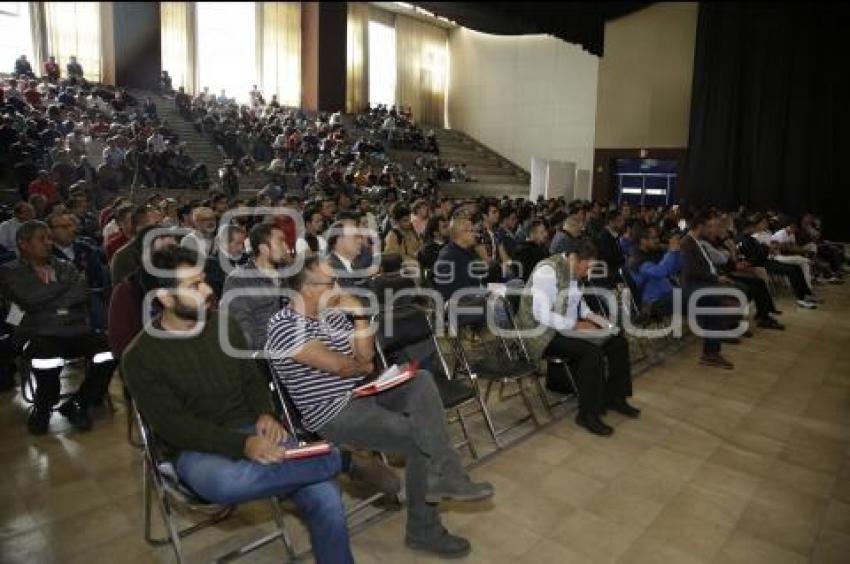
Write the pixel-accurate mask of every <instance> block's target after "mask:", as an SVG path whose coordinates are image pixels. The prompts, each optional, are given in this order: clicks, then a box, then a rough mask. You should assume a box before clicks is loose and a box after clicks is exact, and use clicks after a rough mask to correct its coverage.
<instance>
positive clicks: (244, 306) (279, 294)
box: [220, 223, 290, 351]
mask: <svg viewBox="0 0 850 564" xmlns="http://www.w3.org/2000/svg"><path fill="white" fill-rule="evenodd" d="M249 241H250V244H251V251H252V252H253V258H252V259H250V260H248V261H247V262H246V263H245V265H244V266H240V267H239V268H236V269H235V270H233V271H232V272H231V273H230V274H228V275H227V278H226V279H225V281H224V288H223V291H222V294H221V303H220V307H221V310H222V311H223V312H225V313H227V314H229V315H230V316H231V317H233V318H234V319H235V320H236V321H237V322H238V324H239V326H240V327H241V328H242V332H243V333H244V334H245V337H246V340H247V342H248V345H249V346H250V347H251V350H252V351H258V350H262V349H263V346H264V345H265V344H266V330H267V328H268V324H269V319H271V318H272V316H273V315H274V314H275V313H277V312H278V311H280V309H281V308H282V307H283V297H284V289H285V288H286V280H285V279H284V277H283V274H282V273H281V268H282V267H284V266H285V265H286V264H287V262H288V259H289V256H290V254H289V247H288V246H287V245H286V239H285V236H284V233H283V231H282V230H281V229H280V228H279V227H277V226H276V225H275V224H273V223H260V224H258V225H255V226H254V228H253V229H251V233H250V235H249ZM245 291H250V295H241V296H237V295H236V294H237V293H242V292H245ZM229 294H230V295H229Z"/></svg>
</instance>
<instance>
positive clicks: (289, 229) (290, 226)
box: [274, 215, 298, 252]
mask: <svg viewBox="0 0 850 564" xmlns="http://www.w3.org/2000/svg"><path fill="white" fill-rule="evenodd" d="M274 224H275V227H277V228H278V229H280V230H281V231H283V238H284V240H285V241H286V246H287V247H289V250H290V252H294V250H295V241H296V240H297V238H298V237H297V234H296V233H295V222H294V221H293V220H292V218H291V217H289V216H288V215H278V216H275V218H274Z"/></svg>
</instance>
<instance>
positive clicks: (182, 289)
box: [122, 247, 354, 564]
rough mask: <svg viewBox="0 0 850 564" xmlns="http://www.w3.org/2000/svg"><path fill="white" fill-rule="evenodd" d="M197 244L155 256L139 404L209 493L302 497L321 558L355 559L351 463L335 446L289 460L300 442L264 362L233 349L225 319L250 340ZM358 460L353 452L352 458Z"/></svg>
mask: <svg viewBox="0 0 850 564" xmlns="http://www.w3.org/2000/svg"><path fill="white" fill-rule="evenodd" d="M197 262H198V257H197V255H196V253H195V252H193V251H191V250H189V249H185V248H180V247H170V248H168V249H164V250H162V251H159V252H157V253H155V254H154V255H153V264H154V266H156V267H157V268H158V269H160V270H161V271H163V272H167V273H169V275H168V276H167V277H158V280H157V286H158V289H156V290H155V292H156V294H155V295H156V301H157V303H158V305H159V306H160V307H161V309H162V313H161V314H160V315H159V316H158V317H156V318H155V319H154V321H153V322H152V324H151V325H149V326H148V327H147V329H146V330H145V331H142V332H141V333H139V335H138V336H137V337H136V338H135V339H134V340H133V342H132V343H130V345H129V346H128V347H127V349H126V350H125V351H124V355H123V359H122V374H123V375H124V378H125V381H126V383H127V386H128V387H129V389H130V392H131V394H132V397H133V400H134V401H135V403H136V406H137V407H138V409H139V412H140V413H141V414H142V415H143V416H144V417H145V419H146V420H147V421H148V423H149V424H150V426H151V427H152V429H153V431H154V433H156V435H157V437H159V438H160V439H161V441H162V442H163V444H164V445H163V446H164V447H165V453H164V454H165V455H166V457H167V458H169V459H171V460H172V461H173V462H174V466H175V469H176V472H177V475H178V476H179V477H180V479H181V480H182V481H183V482H185V483H186V484H187V485H188V486H189V487H190V488H191V489H192V490H193V491H195V492H196V493H197V494H198V495H199V496H201V497H202V498H203V499H205V500H206V501H209V502H211V503H217V504H221V505H235V504H239V503H244V502H248V501H252V500H257V499H265V498H269V497H271V496H276V497H288V498H290V499H292V501H293V502H294V503H295V504H296V506H298V509H299V510H300V511H301V513H302V515H303V517H304V520H305V521H306V523H307V528H308V530H309V533H310V541H311V544H312V547H313V553H314V555H315V556H316V561H317V562H321V563H334V564H336V563H350V562H354V559H353V556H352V554H351V547H350V543H349V536H348V530H347V527H346V520H345V507H344V505H343V503H342V500H341V498H340V492H339V486H338V485H337V484H336V483H335V482H334V477H335V476H336V475H337V474H338V473H339V472H340V470H342V469H343V467H344V466H345V464H346V462H345V460H343V457H342V456H341V455H340V453H339V451H337V450H336V449H334V450H333V451H332V452H330V453H329V454H326V455H322V456H317V457H313V458H307V459H303V460H286V459H285V456H286V451H287V448H288V447H289V446H290V445H291V444H292V443H291V439H290V440H288V437H287V433H286V431H285V430H284V429H283V427H282V425H281V424H280V423H279V421H278V419H277V418H276V417H275V412H274V407H273V404H272V399H271V395H270V394H269V388H268V382H267V380H266V378H265V377H264V376H263V375H262V374H261V372H260V370H259V368H258V366H257V364H256V363H255V362H252V361H250V360H240V359H237V358H234V357H232V356H229V355H227V354H225V353H224V352H223V351H222V349H221V343H220V342H219V328H220V327H222V326H224V327H222V331H226V332H227V334H228V336H229V338H230V341H231V342H232V343H233V344H234V345H236V346H240V345H242V346H244V339H243V336H242V332H241V331H240V330H239V328H238V327H237V326H236V324H235V323H233V322H232V321H230V320H228V319H227V318H226V317H224V316H219V315H218V314H216V313H215V312H213V311H208V310H207V306H206V303H207V301H208V299H209V298H210V295H211V293H212V290H211V289H210V287H209V286H208V285H207V284H206V283H205V282H204V275H203V271H202V270H201V269H200V268H199V267H198V266H196V265H197ZM347 464H349V465H350V461H349V462H348V463H347Z"/></svg>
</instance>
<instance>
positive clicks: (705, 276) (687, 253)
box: [680, 216, 734, 370]
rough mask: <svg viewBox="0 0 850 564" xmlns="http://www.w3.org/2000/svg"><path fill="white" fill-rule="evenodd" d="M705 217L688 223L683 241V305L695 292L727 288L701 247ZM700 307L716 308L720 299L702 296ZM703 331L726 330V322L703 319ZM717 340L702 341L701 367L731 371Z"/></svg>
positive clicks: (706, 339)
mask: <svg viewBox="0 0 850 564" xmlns="http://www.w3.org/2000/svg"><path fill="white" fill-rule="evenodd" d="M707 220H708V218H707V217H706V216H697V217H695V218H694V219H693V221H692V222H691V229H690V231H688V234H687V235H685V237H683V238H682V242H681V247H680V249H681V252H682V290H683V292H684V296H683V298H684V303H685V304H687V303H689V301H690V297H691V295H692V294H693V293H694V292H696V291H697V290H702V289H706V288H721V287H722V286H724V285H728V284H729V279H728V278H726V277H725V276H718V274H717V269H716V268H715V266H714V264H713V263H712V262H711V260H710V259H709V257H708V254H707V253H706V251H705V249H703V248H702V246H701V245H700V241H701V240H702V239H703V238H704V229H705V224H706V222H707ZM697 305H699V306H700V307H719V306H720V305H721V299H720V298H719V297H717V296H705V297H704V298H702V299H701V300H698V304H697ZM698 321H699V322H700V326H701V327H702V328H703V329H706V330H711V331H718V330H721V329H724V328H728V320H726V319H720V318H719V317H718V316H710V317H709V316H705V317H704V318H702V319H698ZM720 344H721V342H720V340H719V339H717V338H707V337H706V338H704V339H703V351H702V356H701V357H700V360H699V362H700V364H703V365H705V366H712V367H717V368H723V369H726V370H731V369H732V368H734V365H733V364H732V363H731V362H729V361H728V360H726V359H725V358H724V357H723V356H722V355H721V354H720Z"/></svg>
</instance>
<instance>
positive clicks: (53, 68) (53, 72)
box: [44, 63, 59, 76]
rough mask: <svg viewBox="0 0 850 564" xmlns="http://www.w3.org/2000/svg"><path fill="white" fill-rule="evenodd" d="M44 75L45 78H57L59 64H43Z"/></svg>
mask: <svg viewBox="0 0 850 564" xmlns="http://www.w3.org/2000/svg"><path fill="white" fill-rule="evenodd" d="M44 74H46V75H47V76H59V63H44Z"/></svg>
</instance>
